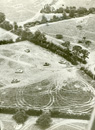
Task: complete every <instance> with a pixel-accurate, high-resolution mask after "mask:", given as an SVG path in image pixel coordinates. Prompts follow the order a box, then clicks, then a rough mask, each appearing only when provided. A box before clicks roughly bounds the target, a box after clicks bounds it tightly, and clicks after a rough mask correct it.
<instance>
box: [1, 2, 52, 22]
mask: <svg viewBox="0 0 95 130" xmlns="http://www.w3.org/2000/svg"><path fill="white" fill-rule="evenodd" d="M51 1H52V0H44V1H43V0H28V1H27V0H7V1H6V0H0V11H1V12H4V13H5V15H6V17H7V18H8V19H9V20H11V21H16V22H22V21H25V20H27V19H30V18H32V17H33V16H35V15H36V13H37V12H38V11H39V10H40V9H41V8H42V7H43V6H44V4H46V3H51Z"/></svg>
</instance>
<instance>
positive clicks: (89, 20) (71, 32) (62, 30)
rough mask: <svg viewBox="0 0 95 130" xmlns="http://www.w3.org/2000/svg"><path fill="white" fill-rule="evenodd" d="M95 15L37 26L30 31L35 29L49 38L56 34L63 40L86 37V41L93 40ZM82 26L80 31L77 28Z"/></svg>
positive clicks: (94, 35)
mask: <svg viewBox="0 0 95 130" xmlns="http://www.w3.org/2000/svg"><path fill="white" fill-rule="evenodd" d="M94 22H95V15H92V14H91V15H88V16H84V17H81V18H73V19H70V20H63V21H59V22H54V23H49V25H48V26H47V25H46V24H43V25H38V26H36V27H31V28H30V29H31V31H32V30H33V29H34V28H35V29H36V30H37V29H38V30H40V31H42V32H44V33H46V34H49V35H51V36H54V37H55V36H56V34H62V35H63V39H64V40H70V41H71V40H72V41H78V39H81V38H82V37H84V36H85V37H87V39H90V40H95V25H94V24H93V23H94ZM79 25H80V26H82V29H81V30H80V29H79V28H78V27H77V26H79Z"/></svg>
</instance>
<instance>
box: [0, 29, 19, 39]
mask: <svg viewBox="0 0 95 130" xmlns="http://www.w3.org/2000/svg"><path fill="white" fill-rule="evenodd" d="M17 37H18V36H17V35H15V34H13V33H11V32H9V31H6V30H4V29H2V28H0V40H10V39H13V41H15V40H16V39H17Z"/></svg>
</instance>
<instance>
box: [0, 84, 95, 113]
mask: <svg viewBox="0 0 95 130" xmlns="http://www.w3.org/2000/svg"><path fill="white" fill-rule="evenodd" d="M78 83H79V81H78V82H77V84H78ZM80 83H81V82H80ZM74 84H75V83H73V84H72V83H71V84H70V83H69V84H67V86H66V87H65V88H61V89H60V90H58V89H56V90H55V91H54V90H52V89H51V86H52V83H49V84H47V85H45V84H44V85H41V83H40V82H39V83H35V84H33V85H29V86H25V87H23V88H15V89H12V88H11V89H7V90H5V91H6V93H5V94H3V93H4V92H1V93H0V95H1V97H0V98H1V102H2V101H3V104H2V106H8V105H10V106H18V107H24V108H34V109H36V108H38V109H41V108H43V109H44V108H46V109H48V108H57V109H60V110H61V111H63V112H68V110H71V111H72V112H73V113H85V112H86V113H88V112H90V111H92V105H90V103H91V102H92V104H94V103H95V101H93V100H94V94H93V93H92V92H91V91H83V87H85V88H86V87H88V86H84V85H83V86H81V88H78V89H77V88H75V87H74V86H73V85H74ZM86 89H87V88H86ZM53 97H54V99H53Z"/></svg>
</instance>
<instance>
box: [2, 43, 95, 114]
mask: <svg viewBox="0 0 95 130" xmlns="http://www.w3.org/2000/svg"><path fill="white" fill-rule="evenodd" d="M27 49H29V50H30V52H29V53H27V52H26V50H27ZM60 62H61V64H60ZM45 63H49V64H48V66H45ZM0 68H1V73H0V83H1V89H0V106H6V107H8V106H12V107H13V106H14V107H16V106H18V107H22V108H25V109H28V108H35V109H58V110H59V109H60V110H62V111H63V112H67V113H88V112H91V110H92V107H93V105H94V104H95V95H94V92H93V89H92V87H91V86H89V85H88V83H86V81H84V79H82V77H81V76H80V75H79V74H78V72H77V68H75V67H74V66H72V65H71V64H70V63H69V62H67V61H66V60H64V59H63V58H61V57H59V56H57V55H56V54H53V53H51V52H48V51H47V50H45V49H43V48H41V47H39V46H36V45H34V44H32V43H30V42H28V41H24V42H19V43H14V44H10V45H1V46H0ZM68 81H69V82H68ZM80 95H81V96H80ZM75 97H76V98H75Z"/></svg>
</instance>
